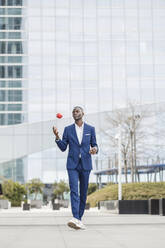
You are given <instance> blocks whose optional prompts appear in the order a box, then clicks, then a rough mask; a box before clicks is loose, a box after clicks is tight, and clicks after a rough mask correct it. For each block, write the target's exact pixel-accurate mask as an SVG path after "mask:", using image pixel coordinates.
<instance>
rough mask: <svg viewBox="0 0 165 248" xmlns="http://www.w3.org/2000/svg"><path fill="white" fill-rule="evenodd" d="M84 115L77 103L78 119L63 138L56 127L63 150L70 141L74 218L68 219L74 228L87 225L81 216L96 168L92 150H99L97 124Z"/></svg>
mask: <svg viewBox="0 0 165 248" xmlns="http://www.w3.org/2000/svg"><path fill="white" fill-rule="evenodd" d="M83 115H84V111H83V108H82V107H80V106H76V107H74V109H73V111H72V116H73V118H74V120H75V123H74V124H72V125H69V126H67V127H65V129H64V133H63V137H62V139H60V137H59V133H58V130H57V128H56V127H53V132H54V134H55V136H56V139H55V141H56V144H57V145H58V147H59V148H60V150H61V151H62V152H64V151H65V150H66V149H67V146H68V145H69V151H68V157H67V172H68V177H69V186H70V196H71V207H72V214H73V218H72V219H71V220H70V221H69V222H68V226H69V227H71V228H74V229H85V225H84V224H83V223H82V221H81V218H82V216H83V213H84V210H85V205H86V197H87V190H88V182H89V175H90V172H91V170H92V159H91V154H96V153H98V145H97V142H96V134H95V128H94V127H92V126H90V125H88V124H87V123H85V122H83V120H82V118H83ZM78 184H79V190H78ZM79 193H80V196H79Z"/></svg>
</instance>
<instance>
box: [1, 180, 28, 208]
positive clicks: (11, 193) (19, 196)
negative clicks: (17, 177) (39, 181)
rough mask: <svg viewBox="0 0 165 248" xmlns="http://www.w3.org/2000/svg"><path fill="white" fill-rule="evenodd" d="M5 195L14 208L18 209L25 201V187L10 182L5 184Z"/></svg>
mask: <svg viewBox="0 0 165 248" xmlns="http://www.w3.org/2000/svg"><path fill="white" fill-rule="evenodd" d="M3 194H4V196H5V197H6V198H7V199H8V200H9V201H11V205H12V206H15V207H17V206H21V201H23V197H24V195H25V194H26V189H25V186H24V185H21V184H20V183H18V182H13V181H12V180H8V181H5V182H4V183H3Z"/></svg>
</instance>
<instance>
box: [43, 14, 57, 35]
mask: <svg viewBox="0 0 165 248" xmlns="http://www.w3.org/2000/svg"><path fill="white" fill-rule="evenodd" d="M42 21H43V25H42V29H43V32H54V31H55V29H56V28H55V19H54V17H43V18H42Z"/></svg>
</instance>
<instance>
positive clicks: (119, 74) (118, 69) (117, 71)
mask: <svg viewBox="0 0 165 248" xmlns="http://www.w3.org/2000/svg"><path fill="white" fill-rule="evenodd" d="M112 68H113V79H114V80H121V79H125V74H126V71H125V70H126V69H125V65H113V67H112Z"/></svg>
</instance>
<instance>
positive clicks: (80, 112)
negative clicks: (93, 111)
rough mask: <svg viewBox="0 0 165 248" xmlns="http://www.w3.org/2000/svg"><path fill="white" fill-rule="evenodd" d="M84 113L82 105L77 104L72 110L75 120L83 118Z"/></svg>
mask: <svg viewBox="0 0 165 248" xmlns="http://www.w3.org/2000/svg"><path fill="white" fill-rule="evenodd" d="M83 115H84V110H83V108H82V107H80V106H75V107H74V108H73V111H72V116H73V119H74V120H75V121H78V120H81V119H82V117H83Z"/></svg>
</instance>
